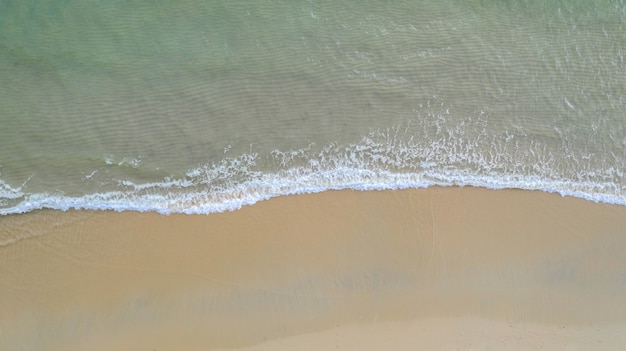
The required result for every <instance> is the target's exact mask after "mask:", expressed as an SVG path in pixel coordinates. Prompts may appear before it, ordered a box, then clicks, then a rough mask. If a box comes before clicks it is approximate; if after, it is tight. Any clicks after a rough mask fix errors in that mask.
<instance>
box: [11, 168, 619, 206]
mask: <svg viewBox="0 0 626 351" xmlns="http://www.w3.org/2000/svg"><path fill="white" fill-rule="evenodd" d="M291 171H292V172H281V173H298V172H297V171H296V170H291ZM168 184H169V185H171V184H172V183H171V182H169V183H168ZM431 186H473V187H483V188H488V189H523V190H540V191H545V192H550V193H558V194H560V195H562V196H573V197H578V198H583V199H586V200H590V201H594V202H604V203H609V204H618V205H623V206H626V198H625V197H624V196H620V195H615V194H610V193H605V192H602V191H601V190H603V189H610V188H614V186H613V185H612V184H596V183H573V182H570V181H560V180H548V181H546V180H542V179H539V178H537V177H524V176H522V175H509V176H507V177H491V176H471V177H468V174H466V172H457V171H448V172H447V173H446V174H442V173H435V172H424V173H391V172H388V171H372V170H368V169H342V168H339V169H335V170H332V171H326V172H320V173H317V174H308V175H307V176H306V177H285V176H284V174H283V176H282V177H281V176H277V175H276V174H273V175H272V174H265V175H263V176H261V177H260V178H259V179H255V180H251V181H247V182H244V183H241V184H238V185H236V186H233V187H231V188H227V189H224V190H221V191H214V192H211V191H209V190H200V191H194V190H193V189H189V190H190V191H184V188H183V189H181V188H177V189H175V190H176V191H175V192H166V193H164V194H148V193H145V192H143V190H146V189H150V188H151V187H159V188H163V187H165V186H164V184H156V183H151V187H146V185H145V184H144V185H141V184H140V185H137V186H136V187H135V189H140V190H141V191H136V190H133V191H130V192H122V191H116V192H109V193H103V194H100V193H95V194H87V195H83V196H80V197H67V196H63V195H54V194H30V195H26V196H25V197H24V200H23V201H22V202H20V203H19V204H18V205H16V206H13V207H8V208H3V209H0V214H2V215H6V214H14V213H25V212H30V211H33V210H38V209H44V208H49V209H55V210H63V211H67V210H70V209H76V210H114V211H140V212H146V211H153V212H158V213H162V214H170V213H186V214H208V213H215V212H224V211H233V210H236V209H239V208H241V207H242V206H246V205H252V204H254V203H256V202H258V201H262V200H267V199H269V198H272V197H277V196H284V195H295V194H305V193H318V192H322V191H326V190H343V189H353V190H361V191H371V190H396V189H406V188H427V187H431ZM577 189H578V190H577Z"/></svg>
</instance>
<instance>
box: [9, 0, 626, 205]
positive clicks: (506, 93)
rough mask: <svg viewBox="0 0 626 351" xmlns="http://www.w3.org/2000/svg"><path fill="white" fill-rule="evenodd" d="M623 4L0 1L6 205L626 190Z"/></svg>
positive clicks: (603, 197) (594, 195)
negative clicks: (339, 192)
mask: <svg viewBox="0 0 626 351" xmlns="http://www.w3.org/2000/svg"><path fill="white" fill-rule="evenodd" d="M624 56H626V3H625V2H624V1H622V0H598V1H574V0H572V1H564V0H563V1H538V0H536V1H535V0H525V1H523V0H520V1H495V0H494V1H486V0H484V1H480V0H473V1H461V0H447V1H413V0H411V1H362V0H360V1H355V0H346V1H312V0H311V1H269V0H268V1H201V0H177V1H173V0H156V1H126V0H124V1H122V0H111V1H96V0H87V1H83V0H81V1H78V0H20V1H14V0H13V1H11V0H1V1H0V214H3V215H6V214H14V213H24V212H29V211H33V210H36V209H41V208H52V209H61V210H66V209H71V208H74V209H103V210H104V209H111V210H117V211H124V210H138V211H157V212H161V213H174V212H183V213H210V212H219V211H225V210H232V209H236V208H239V207H241V206H242V205H246V204H253V203H255V202H257V201H259V200H263V199H267V198H270V197H273V196H280V195H287V194H297V193H306V192H318V191H324V190H328V189H345V188H351V189H358V190H373V189H396V188H408V187H428V186H433V185H442V186H447V185H459V186H482V187H488V188H496V189H499V188H519V189H529V190H542V191H548V192H557V193H560V194H562V195H569V196H577V197H582V198H585V199H588V200H591V201H601V202H607V203H615V204H622V205H626V176H625V174H624V170H625V169H626V65H625V63H624Z"/></svg>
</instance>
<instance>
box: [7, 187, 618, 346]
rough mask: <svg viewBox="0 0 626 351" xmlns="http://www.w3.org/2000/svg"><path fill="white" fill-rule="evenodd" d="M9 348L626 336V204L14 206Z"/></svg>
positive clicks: (599, 341)
mask: <svg viewBox="0 0 626 351" xmlns="http://www.w3.org/2000/svg"><path fill="white" fill-rule="evenodd" d="M0 245H1V246H0V349H1V350H157V351H161V350H211V349H229V348H244V349H246V350H320V349H321V350H328V349H342V350H388V349H433V350H439V349H441V350H482V349H497V350H524V349H540V348H544V349H550V350H576V349H598V350H611V349H615V350H617V349H622V348H623V347H624V345H626V336H624V335H626V303H624V301H626V259H624V252H625V251H626V207H623V206H613V205H606V204H599V203H592V202H589V201H585V200H581V199H576V198H568V197H561V196H559V195H555V194H546V193H542V192H531V191H521V190H497V191H493V190H485V189H477V188H468V187H466V188H456V187H449V188H429V189H417V190H401V191H369V192H358V191H328V192H324V193H320V194H310V195H297V196H285V197H279V198H274V199H271V200H268V201H263V202H260V203H257V204H255V205H253V206H247V207H244V208H242V209H240V210H238V211H234V212H227V213H220V214H211V215H169V216H164V215H158V214H155V213H135V212H121V213H116V212H103V211H101V212H93V211H68V212H59V211H45V210H44V211H37V212H33V213H29V214H24V215H15V216H4V217H0Z"/></svg>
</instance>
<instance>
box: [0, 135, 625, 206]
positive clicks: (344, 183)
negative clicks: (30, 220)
mask: <svg viewBox="0 0 626 351" xmlns="http://www.w3.org/2000/svg"><path fill="white" fill-rule="evenodd" d="M468 128H473V129H474V130H475V129H476V126H475V125H474V126H472V125H471V124H469V123H468V124H460V125H459V126H457V127H456V128H455V129H445V128H441V129H440V130H439V128H438V129H437V131H435V133H434V134H433V135H430V136H428V135H426V136H424V137H422V138H419V139H417V138H414V137H413V136H412V135H411V134H410V133H408V132H407V131H406V130H404V131H403V130H401V129H399V128H395V129H389V130H383V131H373V132H371V133H369V134H368V135H366V136H365V137H363V138H362V139H361V140H360V141H359V142H358V143H354V144H337V143H332V144H329V145H326V146H325V147H322V148H315V147H314V145H313V144H311V145H309V146H308V147H305V148H302V149H298V150H273V151H272V152H269V153H268V154H267V155H266V157H265V158H262V157H261V156H260V155H259V154H258V153H249V154H242V155H239V156H238V157H226V158H224V159H221V160H219V161H217V162H210V163H207V164H205V165H201V166H199V167H194V168H190V169H189V170H188V171H187V172H186V173H185V175H184V176H180V177H173V176H172V177H166V178H163V179H162V180H161V181H157V182H146V183H138V182H133V181H130V180H125V179H121V180H116V181H115V182H114V183H116V184H117V189H116V190H115V191H108V192H103V193H98V192H94V193H86V194H84V195H82V196H67V195H64V194H63V192H62V191H59V190H55V191H54V192H48V193H28V192H26V191H25V190H23V187H24V185H22V186H20V187H11V186H10V185H8V184H6V183H5V182H3V181H2V180H0V198H1V199H2V202H0V203H1V206H0V214H11V213H25V212H29V211H33V210H37V209H43V208H50V209H58V210H69V209H79V210H115V211H128V210H131V211H154V212H159V213H164V214H169V213H187V214H207V213H214V212H223V211H229V210H236V209H238V208H240V207H242V206H245V205H251V204H254V203H256V202H258V201H261V200H266V199H269V198H272V197H275V196H283V195H291V194H302V193H315V192H321V191H325V190H339V189H354V190H364V191H367V190H387V189H405V188H425V187H430V186H452V185H456V186H475V187H484V188H489V189H510V188H515V189H526V190H541V191H546V192H552V193H558V194H561V195H563V196H575V197H579V198H583V199H587V200H590V201H595V202H604V203H611V204H620V205H625V206H626V186H625V185H624V184H625V183H626V182H625V180H624V174H623V172H621V170H622V169H624V166H625V165H624V160H621V159H619V158H615V156H614V157H613V159H612V160H610V162H609V160H598V159H597V158H596V159H594V160H593V163H592V160H591V158H589V157H584V155H583V154H576V153H574V152H573V151H571V148H565V147H561V148H559V147H558V146H557V147H554V146H550V145H546V144H542V143H541V142H538V141H537V140H534V139H530V138H526V137H525V132H524V131H522V132H520V131H519V130H518V131H511V132H508V131H507V133H504V134H503V135H501V136H493V135H487V134H484V133H483V134H481V133H479V134H474V136H473V137H468V135H469V134H470V133H468V130H467V129H468ZM261 159H263V160H266V159H268V160H269V163H271V164H273V165H276V167H275V168H276V169H274V170H271V171H267V170H261V169H262V167H260V166H259V164H258V163H260V161H259V160H261ZM599 165H600V166H599ZM602 165H604V166H602Z"/></svg>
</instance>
